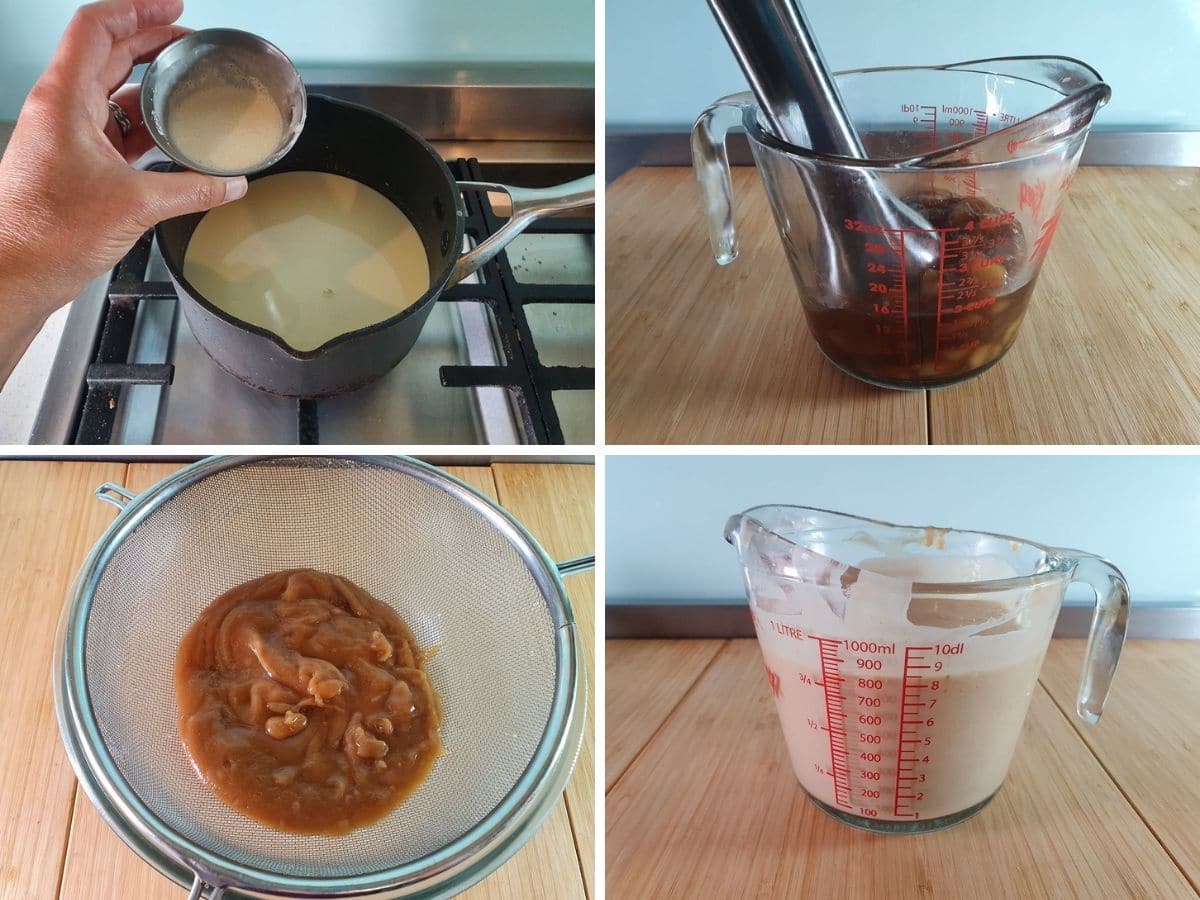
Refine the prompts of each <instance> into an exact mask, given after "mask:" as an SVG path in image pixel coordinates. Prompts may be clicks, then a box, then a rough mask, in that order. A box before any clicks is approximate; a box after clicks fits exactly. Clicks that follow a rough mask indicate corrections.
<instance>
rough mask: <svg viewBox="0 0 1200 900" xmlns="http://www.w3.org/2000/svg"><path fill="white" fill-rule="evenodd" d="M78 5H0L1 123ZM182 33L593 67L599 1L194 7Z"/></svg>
mask: <svg viewBox="0 0 1200 900" xmlns="http://www.w3.org/2000/svg"><path fill="white" fill-rule="evenodd" d="M78 5H79V4H77V3H74V2H71V0H39V2H32V3H31V2H22V0H0V119H14V118H16V115H17V112H18V111H19V110H20V108H21V103H22V101H23V100H24V98H25V95H26V94H27V93H28V92H29V88H30V86H31V85H32V84H33V82H34V81H35V80H36V78H37V76H38V74H39V73H40V72H41V71H42V69H43V68H45V65H46V63H47V62H48V61H49V59H50V56H51V54H52V53H53V51H54V47H55V45H56V44H57V42H58V39H59V37H60V36H61V34H62V30H63V28H64V27H65V26H66V24H67V21H68V19H70V17H71V14H72V13H73V12H74V11H75V7H76V6H78ZM185 7H186V8H185V11H184V14H183V18H182V19H181V20H180V22H181V24H183V25H187V26H188V27H190V28H212V27H216V26H225V27H229V28H241V29H242V30H244V31H252V32H255V33H256V34H261V35H262V36H263V37H265V38H267V39H268V40H271V41H273V42H274V43H276V44H278V45H279V46H280V47H281V48H282V49H283V51H284V52H285V53H287V54H288V55H289V56H291V57H292V58H293V59H294V60H295V61H296V62H297V63H298V64H299V65H301V66H305V65H319V64H331V65H332V64H348V63H367V64H373V63H375V64H378V63H454V64H472V63H489V62H491V63H494V62H504V63H525V62H532V63H551V62H554V63H590V62H592V59H593V56H594V54H595V5H594V4H593V2H592V0H493V2H487V3H481V2H478V0H444V2H433V0H421V2H415V0H265V2H260V0H254V2H247V0H190V2H187V0H185Z"/></svg>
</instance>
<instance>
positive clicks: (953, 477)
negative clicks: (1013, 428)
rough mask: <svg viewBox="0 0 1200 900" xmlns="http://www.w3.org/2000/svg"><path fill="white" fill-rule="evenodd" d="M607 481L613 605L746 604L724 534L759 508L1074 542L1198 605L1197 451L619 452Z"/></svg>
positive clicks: (1145, 590) (1077, 595)
mask: <svg viewBox="0 0 1200 900" xmlns="http://www.w3.org/2000/svg"><path fill="white" fill-rule="evenodd" d="M606 479H607V480H606V485H607V495H608V501H607V512H606V516H607V518H606V534H607V538H606V540H607V543H606V557H605V566H606V572H607V575H606V589H605V592H606V597H607V601H608V602H609V603H614V602H616V603H628V602H653V603H662V602H666V601H679V602H692V603H698V602H724V603H728V602H730V601H735V600H741V599H742V598H743V597H744V594H743V591H742V585H741V580H740V575H739V572H738V566H737V557H736V554H735V553H734V551H733V548H731V547H730V546H729V545H728V544H726V543H725V540H724V538H723V537H722V530H723V528H724V525H725V520H726V518H728V517H729V516H730V515H731V514H733V513H737V512H741V511H743V510H744V509H747V508H748V507H751V506H755V505H758V504H763V503H792V504H797V505H802V506H818V507H824V508H827V509H835V510H839V511H842V512H848V513H853V514H856V515H864V516H869V517H872V518H878V519H885V520H890V521H893V522H898V523H901V524H911V525H942V526H956V527H960V528H967V529H973V530H979V531H998V532H1000V533H1003V534H1012V535H1016V536H1017V537H1021V538H1026V539H1028V540H1032V541H1037V542H1039V543H1044V544H1051V545H1055V546H1061V547H1075V548H1077V549H1080V550H1085V551H1088V552H1090V553H1096V554H1099V555H1100V556H1105V557H1108V558H1109V559H1110V560H1112V561H1113V562H1114V563H1115V564H1116V565H1117V566H1118V567H1120V568H1121V570H1122V571H1123V572H1124V573H1125V577H1126V578H1127V579H1128V580H1129V583H1130V585H1131V588H1132V591H1133V602H1134V603H1136V604H1151V603H1178V602H1200V552H1197V548H1198V547H1200V457H1166V456H1159V457H1153V456H1152V457H1145V456H1143V457H1128V456H1126V457H1121V456H1090V457H1089V456H1083V457H1079V456H1067V457H1062V456H1058V457H1046V456H1002V457H997V456H893V455H889V456H846V455H841V456H836V457H835V456H773V457H763V456H752V457H729V456H713V457H695V456H691V457H675V456H657V457H630V456H611V455H610V456H609V457H608V463H607V476H606ZM1069 599H1070V600H1072V601H1082V602H1088V603H1090V602H1091V595H1090V593H1089V592H1087V591H1086V590H1085V589H1078V590H1077V591H1073V592H1072V593H1071V595H1070V597H1069Z"/></svg>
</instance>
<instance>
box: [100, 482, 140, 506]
mask: <svg viewBox="0 0 1200 900" xmlns="http://www.w3.org/2000/svg"><path fill="white" fill-rule="evenodd" d="M136 496H137V494H134V493H132V492H130V491H128V490H126V489H125V488H123V487H121V485H119V484H113V483H112V482H111V481H106V482H104V484H102V485H100V487H98V488H96V499H97V500H103V501H104V502H105V503H111V504H112V505H113V506H115V507H116V508H117V509H122V510H123V509H124V508H125V507H126V506H128V505H129V502H130V501H131V500H132V499H133V498H134V497H136Z"/></svg>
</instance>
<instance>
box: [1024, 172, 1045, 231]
mask: <svg viewBox="0 0 1200 900" xmlns="http://www.w3.org/2000/svg"><path fill="white" fill-rule="evenodd" d="M1020 198H1021V209H1027V210H1029V212H1030V215H1032V216H1033V221H1035V222H1037V221H1039V220H1040V219H1041V217H1042V201H1043V200H1045V199H1046V183H1045V182H1044V181H1042V179H1040V178H1039V179H1038V180H1037V181H1035V182H1034V183H1033V184H1030V183H1029V182H1028V181H1022V182H1021V190H1020Z"/></svg>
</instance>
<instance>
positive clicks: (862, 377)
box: [817, 343, 1008, 391]
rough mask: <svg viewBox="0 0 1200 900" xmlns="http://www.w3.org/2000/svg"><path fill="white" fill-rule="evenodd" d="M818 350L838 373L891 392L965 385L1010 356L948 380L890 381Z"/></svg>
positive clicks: (1001, 355)
mask: <svg viewBox="0 0 1200 900" xmlns="http://www.w3.org/2000/svg"><path fill="white" fill-rule="evenodd" d="M817 348H818V349H819V350H820V351H821V355H822V356H824V357H825V358H826V359H827V360H829V362H830V363H831V364H832V365H833V366H834V367H835V368H837V370H838V371H840V372H844V373H845V374H847V375H849V376H850V377H851V378H853V379H854V380H855V381H861V382H863V383H864V384H869V385H871V386H872V387H880V388H887V389H888V390H890V391H934V390H939V389H940V388H948V387H954V385H956V384H963V383H964V382H967V381H970V380H971V379H973V378H978V377H979V376H980V375H982V374H983V373H984V372H986V371H988V369H990V368H992V366H994V365H996V363H998V362H1000V360H1002V359H1004V357H1005V356H1007V355H1008V350H1007V349H1006V350H1005V351H1004V352H1003V353H1001V354H1000V355H999V356H997V357H994V358H993V359H991V360H990V361H988V362H986V363H984V364H983V365H982V366H980V367H979V368H978V369H973V370H971V371H970V372H966V373H964V374H960V375H952V376H950V377H948V378H931V379H928V380H922V381H890V380H888V379H886V378H878V377H876V376H874V375H867V374H864V373H862V372H856V371H855V370H854V369H851V368H848V367H847V366H845V365H843V364H842V363H840V362H838V361H837V360H836V359H834V358H833V357H832V356H830V355H829V354H828V353H826V352H825V348H824V347H822V346H821V345H820V343H818V344H817Z"/></svg>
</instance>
